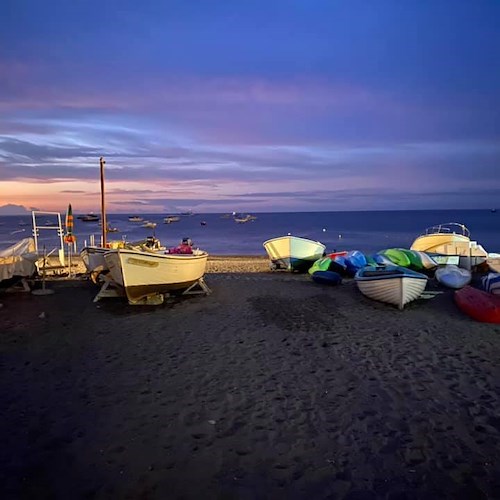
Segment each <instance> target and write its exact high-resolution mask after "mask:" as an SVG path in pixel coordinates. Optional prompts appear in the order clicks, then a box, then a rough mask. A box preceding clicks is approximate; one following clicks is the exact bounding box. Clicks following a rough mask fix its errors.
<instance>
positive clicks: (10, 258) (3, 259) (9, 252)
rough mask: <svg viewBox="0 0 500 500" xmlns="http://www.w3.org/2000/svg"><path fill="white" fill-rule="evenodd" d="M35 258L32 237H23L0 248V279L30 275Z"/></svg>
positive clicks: (33, 267) (33, 270)
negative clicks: (12, 243) (3, 248)
mask: <svg viewBox="0 0 500 500" xmlns="http://www.w3.org/2000/svg"><path fill="white" fill-rule="evenodd" d="M37 260H38V255H37V253H36V251H35V240H34V239H33V238H24V239H23V240H21V241H18V242H17V243H15V244H14V245H12V246H10V247H9V248H6V249H5V250H0V281H3V280H6V279H9V278H12V277H13V276H23V277H28V276H31V275H32V274H33V273H34V272H35V270H36V267H35V262H36V261H37Z"/></svg>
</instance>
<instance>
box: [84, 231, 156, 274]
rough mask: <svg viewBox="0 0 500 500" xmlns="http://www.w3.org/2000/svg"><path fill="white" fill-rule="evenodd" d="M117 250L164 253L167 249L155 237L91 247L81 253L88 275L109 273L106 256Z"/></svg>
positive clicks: (118, 241)
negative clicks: (127, 249) (126, 249)
mask: <svg viewBox="0 0 500 500" xmlns="http://www.w3.org/2000/svg"><path fill="white" fill-rule="evenodd" d="M116 248H132V249H138V250H144V249H146V250H147V251H149V252H160V251H164V250H165V247H164V246H162V245H161V242H160V240H159V239H157V238H155V237H154V236H148V237H147V238H145V239H142V240H138V241H131V242H125V241H123V240H115V241H109V242H108V243H107V244H106V247H101V246H95V245H90V246H86V247H84V248H82V250H81V251H80V257H81V258H82V261H83V263H84V265H85V269H86V270H87V273H89V274H91V275H92V274H93V273H97V274H98V273H100V272H103V271H108V266H107V264H106V261H105V259H104V254H105V253H106V252H109V250H110V249H111V250H113V249H116Z"/></svg>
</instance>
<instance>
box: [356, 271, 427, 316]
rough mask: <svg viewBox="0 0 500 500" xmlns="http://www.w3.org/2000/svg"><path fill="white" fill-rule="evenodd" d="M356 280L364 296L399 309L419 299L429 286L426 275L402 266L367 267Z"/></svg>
mask: <svg viewBox="0 0 500 500" xmlns="http://www.w3.org/2000/svg"><path fill="white" fill-rule="evenodd" d="M354 279H355V280H356V284H357V285H358V288H359V291H360V292H361V293H362V294H363V295H366V296H367V297H369V298H370V299H374V300H378V301H380V302H386V303H388V304H392V305H395V306H397V307H398V308H399V309H403V308H404V306H405V305H406V304H408V303H409V302H411V301H413V300H415V299H418V298H419V297H420V295H421V294H422V292H423V291H424V289H425V287H426V285H427V276H426V275H425V274H421V273H418V272H416V271H413V270H411V269H406V268H405V267H400V266H379V267H373V266H366V267H364V268H362V269H360V270H359V271H358V272H357V273H356V275H355V276H354Z"/></svg>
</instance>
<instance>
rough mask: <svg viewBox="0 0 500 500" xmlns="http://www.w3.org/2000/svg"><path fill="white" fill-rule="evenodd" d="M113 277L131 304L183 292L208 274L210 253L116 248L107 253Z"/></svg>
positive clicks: (107, 260) (106, 257) (106, 256)
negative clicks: (175, 252)
mask: <svg viewBox="0 0 500 500" xmlns="http://www.w3.org/2000/svg"><path fill="white" fill-rule="evenodd" d="M104 258H105V260H106V263H107V265H108V268H109V272H110V274H111V277H112V278H113V280H114V281H115V282H116V283H117V284H119V285H121V286H122V287H123V288H124V289H125V294H126V296H127V298H128V300H129V302H130V303H132V304H133V303H139V302H140V301H142V300H143V299H145V298H147V297H148V296H152V295H159V294H165V293H171V292H181V291H184V290H186V289H188V288H189V287H190V286H192V285H193V284H195V283H196V282H197V281H198V280H199V279H200V278H202V277H203V275H204V274H205V270H206V266H207V260H208V254H207V253H206V252H200V254H199V255H195V254H189V255H181V254H175V255H174V254H159V253H156V254H155V253H149V252H141V251H136V250H128V249H116V250H112V251H108V252H106V254H105V256H104Z"/></svg>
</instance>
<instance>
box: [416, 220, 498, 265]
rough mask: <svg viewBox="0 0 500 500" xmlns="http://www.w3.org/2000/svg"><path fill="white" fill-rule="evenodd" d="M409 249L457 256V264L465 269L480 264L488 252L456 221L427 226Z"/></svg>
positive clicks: (484, 260)
mask: <svg viewBox="0 0 500 500" xmlns="http://www.w3.org/2000/svg"><path fill="white" fill-rule="evenodd" d="M410 249H411V250H417V251H420V252H426V253H431V254H433V253H434V254H441V255H449V256H458V258H459V259H458V260H459V262H458V265H459V266H460V267H465V268H466V269H471V268H472V267H475V266H478V265H481V264H483V263H484V262H486V259H487V258H488V252H487V251H486V250H485V249H484V248H483V247H482V246H481V245H480V244H479V243H478V242H477V241H474V240H471V238H470V231H469V230H468V229H467V227H466V226H465V225H464V224H460V223H457V222H446V223H444V224H438V225H437V226H432V227H429V228H427V229H426V230H425V231H424V233H423V234H421V235H420V236H418V237H417V238H416V239H415V241H414V242H413V243H412V245H411V247H410ZM433 258H434V257H433ZM434 260H436V259H434ZM450 263H451V262H447V264H450Z"/></svg>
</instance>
